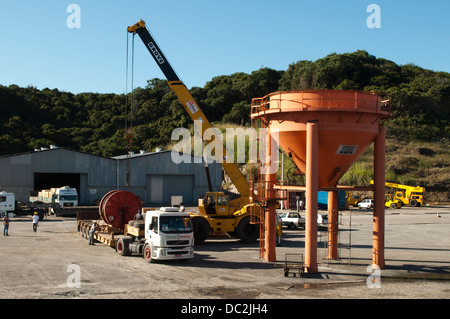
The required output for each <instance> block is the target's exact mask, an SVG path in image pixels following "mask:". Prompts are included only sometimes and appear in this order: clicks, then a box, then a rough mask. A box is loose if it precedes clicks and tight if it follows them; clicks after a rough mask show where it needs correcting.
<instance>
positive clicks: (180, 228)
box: [118, 207, 194, 262]
mask: <svg viewBox="0 0 450 319" xmlns="http://www.w3.org/2000/svg"><path fill="white" fill-rule="evenodd" d="M128 229H129V230H130V231H131V230H132V227H129V228H128ZM135 231H138V230H137V229H135ZM128 235H131V234H130V233H129V234H128ZM136 235H137V236H127V237H123V238H122V239H120V240H119V245H122V246H123V248H122V247H119V248H118V252H119V253H121V254H123V253H122V252H123V251H125V254H128V253H138V254H142V256H143V257H144V259H145V260H146V261H148V262H152V261H153V260H176V259H180V260H183V259H190V258H193V257H194V232H193V228H192V222H191V218H190V216H189V214H187V213H182V212H178V210H177V209H176V208H173V207H161V208H160V209H159V210H148V211H146V212H145V228H144V236H143V237H141V236H139V235H138V234H136ZM119 250H120V251H119Z"/></svg>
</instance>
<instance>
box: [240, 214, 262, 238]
mask: <svg viewBox="0 0 450 319" xmlns="http://www.w3.org/2000/svg"><path fill="white" fill-rule="evenodd" d="M236 235H237V237H238V238H239V239H241V240H242V241H243V242H245V243H253V242H255V241H256V240H257V239H258V238H259V224H256V223H251V222H250V216H247V217H244V218H243V219H241V221H240V222H239V224H238V225H237V227H236Z"/></svg>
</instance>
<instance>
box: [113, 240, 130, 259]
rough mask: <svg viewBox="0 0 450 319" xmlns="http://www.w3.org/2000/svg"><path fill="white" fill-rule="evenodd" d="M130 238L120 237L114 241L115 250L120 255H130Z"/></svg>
mask: <svg viewBox="0 0 450 319" xmlns="http://www.w3.org/2000/svg"><path fill="white" fill-rule="evenodd" d="M131 240H132V239H131V238H129V237H121V238H119V239H118V240H117V243H116V251H117V253H118V254H119V255H120V256H128V255H130V242H131Z"/></svg>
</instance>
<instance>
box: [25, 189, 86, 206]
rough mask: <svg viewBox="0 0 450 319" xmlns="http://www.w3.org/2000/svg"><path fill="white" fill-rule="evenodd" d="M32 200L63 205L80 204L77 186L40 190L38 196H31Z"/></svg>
mask: <svg viewBox="0 0 450 319" xmlns="http://www.w3.org/2000/svg"><path fill="white" fill-rule="evenodd" d="M30 202H43V203H58V204H59V205H60V206H61V207H73V206H78V192H77V189H76V188H73V187H70V186H63V187H58V188H51V189H44V190H41V191H39V193H38V196H30Z"/></svg>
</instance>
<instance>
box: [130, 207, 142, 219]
mask: <svg viewBox="0 0 450 319" xmlns="http://www.w3.org/2000/svg"><path fill="white" fill-rule="evenodd" d="M133 219H134V220H144V216H142V213H141V210H140V209H139V210H138V212H137V214H136V215H134V217H133Z"/></svg>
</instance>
